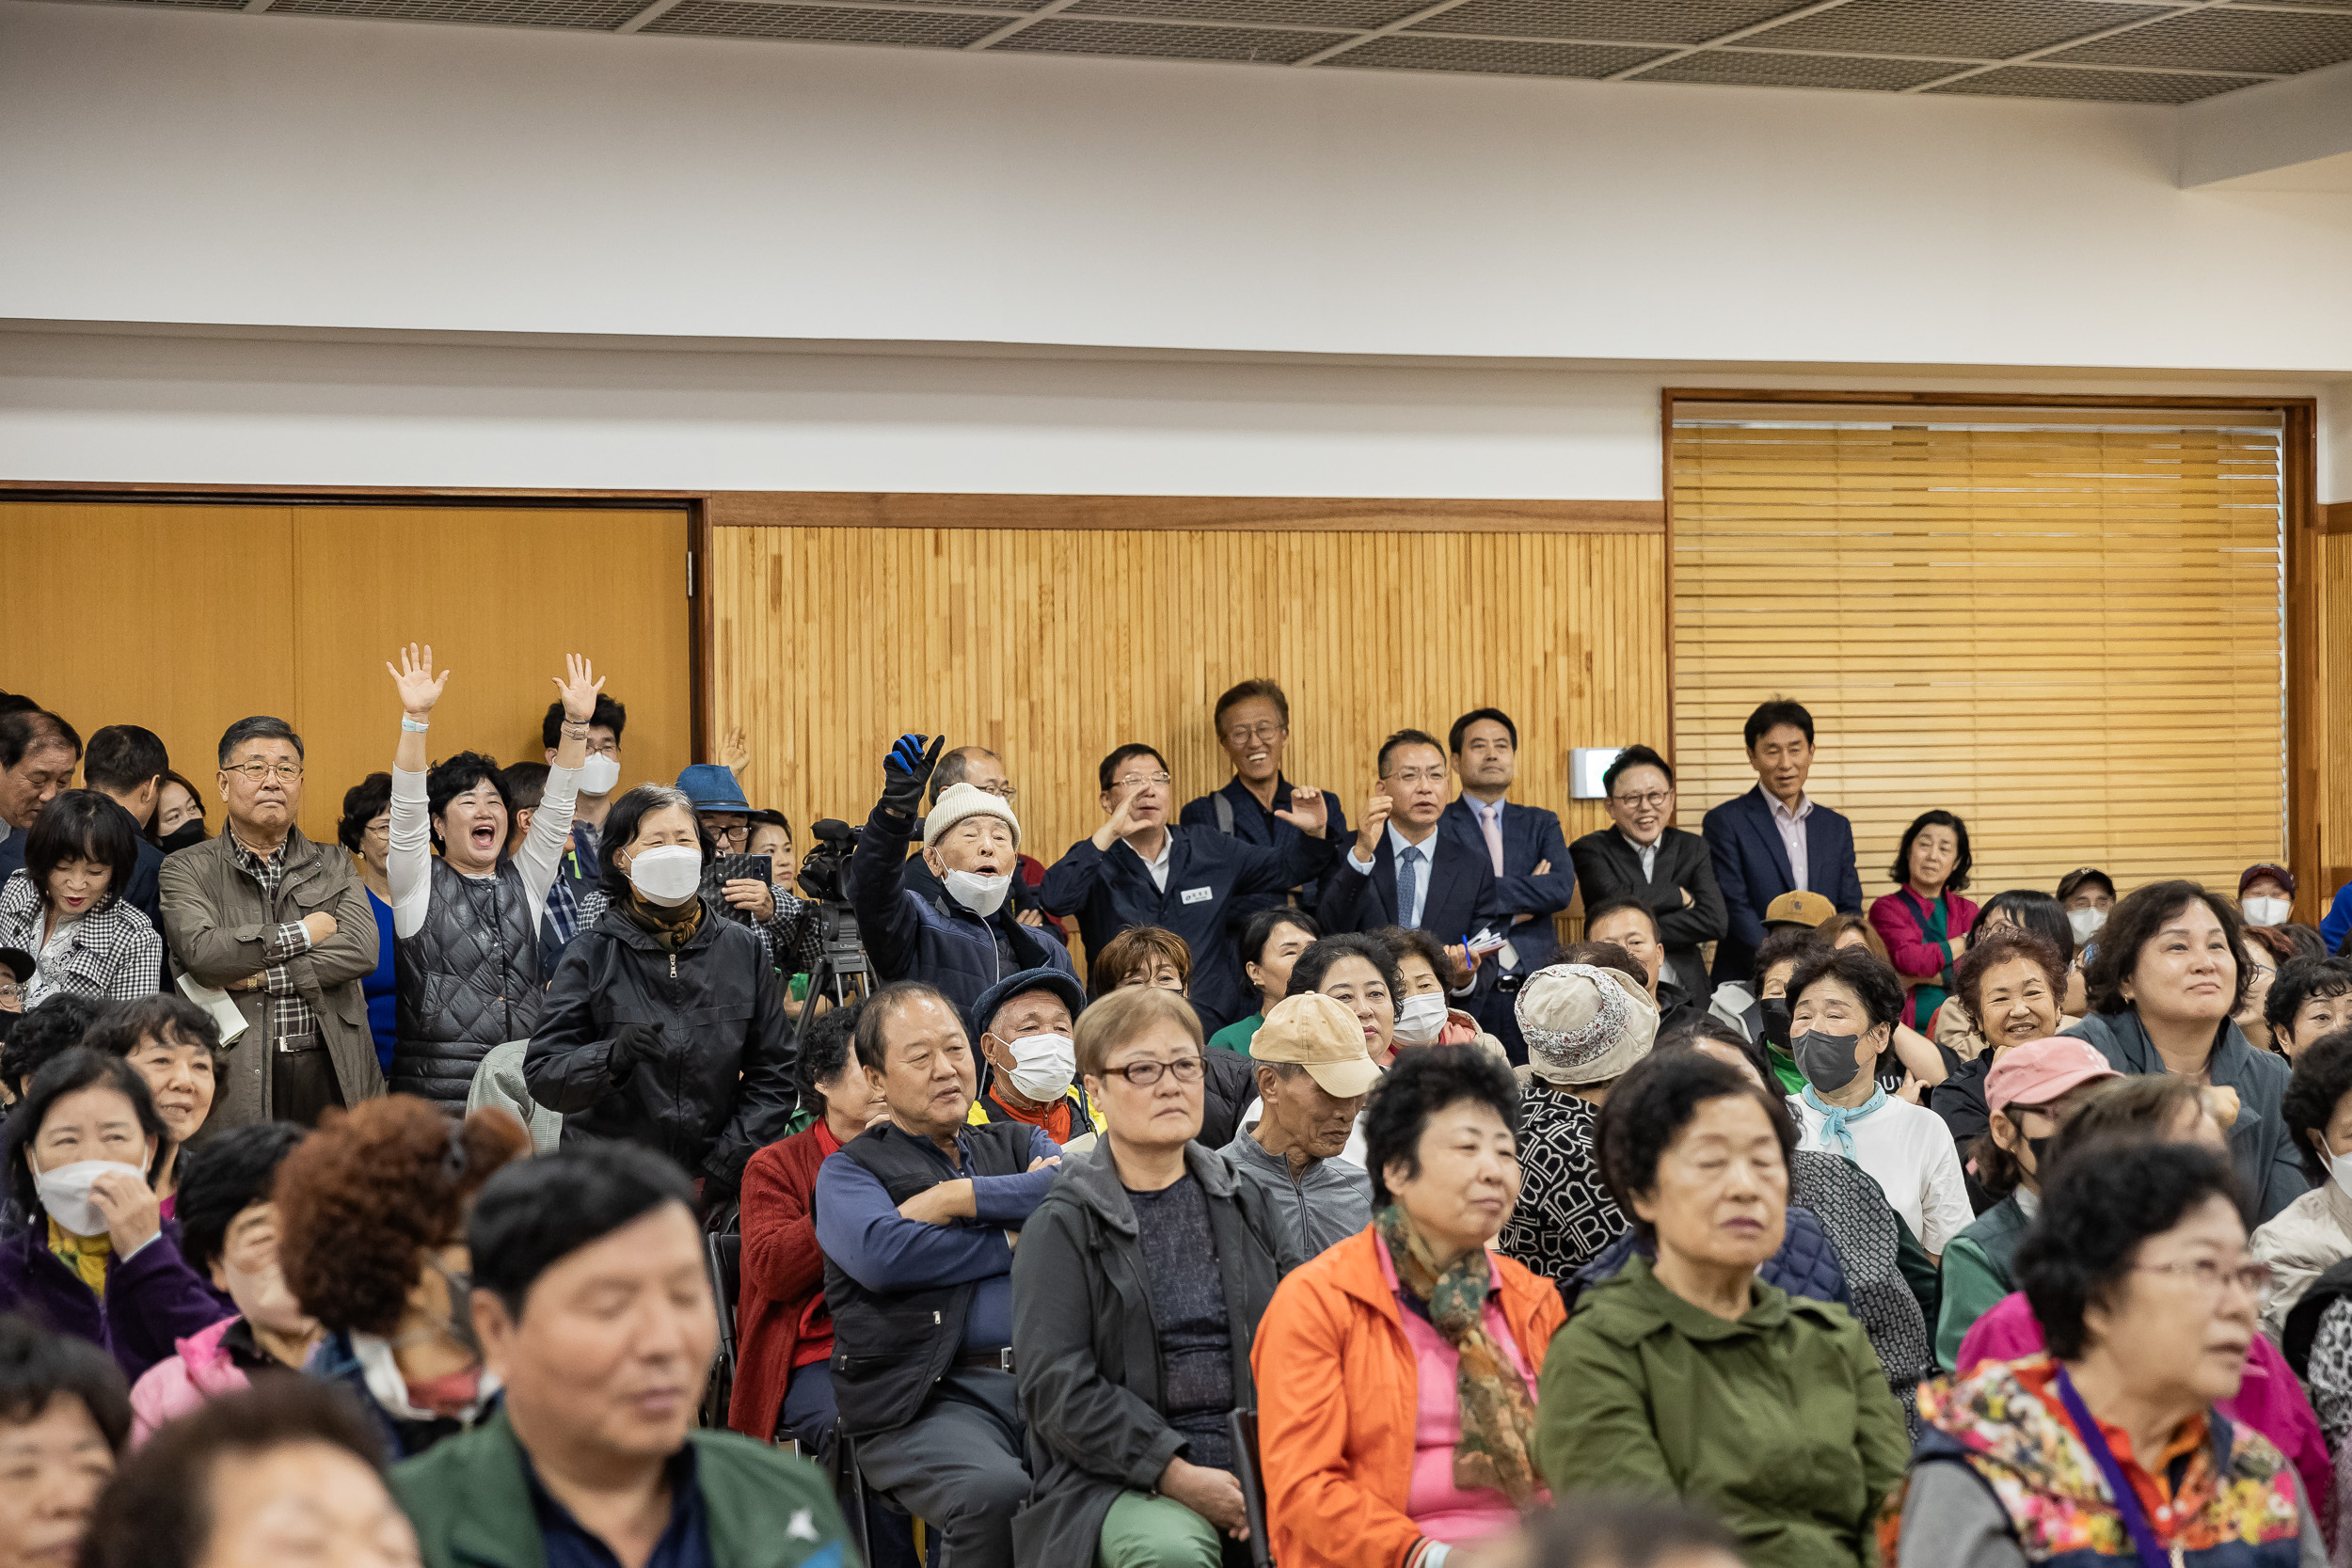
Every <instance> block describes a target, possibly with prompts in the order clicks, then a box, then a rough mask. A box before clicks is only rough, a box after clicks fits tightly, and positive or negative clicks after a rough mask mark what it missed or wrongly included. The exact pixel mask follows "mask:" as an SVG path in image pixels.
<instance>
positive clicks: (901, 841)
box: [844, 735, 1078, 1009]
mask: <svg viewBox="0 0 2352 1568" xmlns="http://www.w3.org/2000/svg"><path fill="white" fill-rule="evenodd" d="M945 747H946V736H920V735H902V736H899V737H898V742H897V744H895V745H894V746H892V747H891V749H890V754H889V755H888V756H887V757H885V758H884V759H883V760H882V797H881V799H880V800H877V801H876V802H875V804H874V810H873V813H872V815H871V816H867V817H866V826H865V828H864V829H863V830H861V831H860V832H859V833H858V837H857V853H856V854H854V855H852V856H851V857H850V864H849V869H848V871H847V872H846V874H845V877H844V880H845V882H846V884H847V886H846V887H845V889H844V891H845V892H846V893H847V894H848V895H849V899H850V908H851V909H853V910H855V911H857V924H858V934H859V936H861V937H862V938H864V939H865V942H866V957H867V958H870V959H872V960H873V964H874V968H875V970H876V972H877V973H878V974H880V975H881V976H882V979H884V980H920V981H923V982H924V983H925V984H926V985H931V986H936V987H938V988H939V992H940V994H941V995H943V996H945V997H946V998H947V1000H948V1001H949V1002H951V1003H953V1004H954V1005H955V1006H957V1007H959V1008H966V1009H968V1008H969V1007H970V1006H972V1005H973V1003H975V1002H977V1001H978V1000H979V996H980V993H981V992H982V991H984V990H988V989H989V988H990V987H991V986H993V985H994V984H996V982H997V981H999V980H1002V979H1005V978H1006V977H1008V976H1009V975H1013V974H1020V973H1021V972H1022V971H1024V970H1029V969H1057V970H1059V971H1061V972H1062V973H1063V974H1068V975H1070V976H1072V977H1073V978H1075V977H1076V976H1077V974H1078V970H1077V966H1076V965H1074V964H1073V963H1072V962H1071V961H1070V952H1069V949H1067V948H1065V947H1064V946H1063V945H1062V944H1061V943H1060V942H1058V941H1057V940H1055V937H1054V935H1053V933H1052V932H1051V931H1049V930H1046V929H1043V928H1041V927H1035V926H1025V925H1023V924H1022V923H1021V921H1020V920H1019V919H1018V918H1017V917H1016V916H1015V913H1014V911H1013V910H1012V908H1011V906H1010V905H1009V903H1008V902H1007V899H1008V897H1009V895H1010V894H1011V891H1012V879H1013V878H1014V876H1016V875H1017V874H1018V873H1019V870H1020V855H1021V819H1020V818H1019V817H1018V816H1014V815H1013V810H1012V802H1011V801H1009V800H1006V799H1005V798H1004V797H1002V796H999V795H992V794H990V793H989V792H988V791H987V790H984V789H982V788H980V787H979V786H978V785H977V784H949V785H948V786H947V787H946V789H943V790H941V791H940V792H939V799H938V800H933V801H932V802H931V803H930V812H929V814H928V815H926V816H923V820H922V835H923V839H922V842H923V864H924V866H925V867H926V868H927V869H928V870H929V871H930V874H931V876H933V877H934V878H936V879H938V886H937V887H936V888H935V889H933V890H931V891H930V892H928V893H922V892H917V891H916V890H915V889H914V887H911V886H909V885H908V882H907V875H906V866H907V842H908V840H909V839H910V838H911V837H913V836H914V832H915V816H916V814H917V813H918V812H920V811H922V808H923V796H924V791H925V789H926V787H927V786H928V785H929V784H930V779H931V774H932V772H933V771H935V770H936V769H937V768H938V766H939V758H940V754H941V752H942V751H943V750H944V749H945Z"/></svg>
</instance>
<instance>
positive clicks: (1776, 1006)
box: [1756, 996, 1788, 1051]
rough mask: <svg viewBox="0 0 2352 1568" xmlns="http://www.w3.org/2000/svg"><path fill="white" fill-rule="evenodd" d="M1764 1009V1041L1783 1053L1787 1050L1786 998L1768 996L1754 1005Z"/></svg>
mask: <svg viewBox="0 0 2352 1568" xmlns="http://www.w3.org/2000/svg"><path fill="white" fill-rule="evenodd" d="M1756 1006H1759V1007H1761V1008H1763V1009H1764V1041H1765V1043H1766V1044H1768V1045H1776V1046H1778V1047H1780V1048H1781V1049H1782V1050H1783V1051H1786V1050H1788V998H1787V997H1785V996H1768V997H1766V998H1765V999H1764V1000H1763V1001H1761V1002H1759V1003H1757V1004H1756Z"/></svg>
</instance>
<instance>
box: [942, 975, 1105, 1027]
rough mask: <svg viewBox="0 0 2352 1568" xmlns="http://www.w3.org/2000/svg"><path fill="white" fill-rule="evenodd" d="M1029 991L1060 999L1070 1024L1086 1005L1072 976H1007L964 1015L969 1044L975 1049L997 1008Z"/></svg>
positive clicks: (984, 992) (1081, 987) (982, 994)
mask: <svg viewBox="0 0 2352 1568" xmlns="http://www.w3.org/2000/svg"><path fill="white" fill-rule="evenodd" d="M1032 990H1050V991H1052V992H1053V993H1054V994H1055V995H1056V996H1058V997H1060V998H1061V999H1062V1005H1063V1006H1066V1007H1068V1008H1069V1009H1070V1016H1071V1018H1072V1019H1073V1020H1075V1019H1076V1018H1077V1016H1078V1014H1079V1013H1080V1012H1081V1011H1083V1010H1084V1009H1085V1007H1086V1005H1087V993H1086V988H1085V987H1084V986H1081V985H1080V984H1078V977H1077V976H1076V975H1074V974H1063V973H1062V972H1061V971H1060V970H1058V969H1025V970H1023V971H1022V972H1021V973H1020V974H1008V975H1006V976H1005V977H1004V978H1003V979H1001V980H999V981H997V982H996V983H995V984H994V985H993V986H991V987H989V988H988V990H984V991H982V992H980V995H979V1000H977V1002H974V1003H973V1004H972V1008H971V1011H969V1012H967V1013H966V1014H964V1022H965V1023H966V1024H967V1025H968V1026H969V1027H970V1029H971V1031H972V1042H973V1044H974V1045H976V1046H977V1044H978V1043H979V1039H980V1037H981V1036H982V1035H985V1034H986V1033H988V1025H989V1021H990V1020H992V1019H993V1018H994V1017H995V1016H996V1009H997V1008H999V1007H1002V1006H1004V1005H1005V1004H1006V1003H1007V1002H1009V1001H1011V1000H1012V999H1013V998H1014V997H1016V996H1019V995H1020V994H1022V993H1023V992H1024V991H1032Z"/></svg>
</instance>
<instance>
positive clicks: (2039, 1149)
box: [2026, 1132, 2058, 1178]
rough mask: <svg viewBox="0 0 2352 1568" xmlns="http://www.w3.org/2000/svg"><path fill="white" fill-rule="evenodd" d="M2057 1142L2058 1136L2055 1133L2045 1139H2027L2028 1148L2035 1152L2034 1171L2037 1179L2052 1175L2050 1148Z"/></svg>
mask: <svg viewBox="0 0 2352 1568" xmlns="http://www.w3.org/2000/svg"><path fill="white" fill-rule="evenodd" d="M2057 1142H2058V1134H2057V1133H2055V1132H2053V1133H2051V1134H2050V1135H2049V1136H2048V1137H2045V1138H2027V1139H2026V1148H2029V1149H2031V1150H2033V1169H2034V1175H2035V1176H2036V1177H2037V1178H2039V1177H2043V1176H2047V1175H2048V1174H2049V1173H2050V1146H2051V1145H2052V1144H2055V1143H2057Z"/></svg>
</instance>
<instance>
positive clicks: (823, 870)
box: [801, 816, 857, 904]
mask: <svg viewBox="0 0 2352 1568" xmlns="http://www.w3.org/2000/svg"><path fill="white" fill-rule="evenodd" d="M808 831H809V832H810V833H812V834H813V835H815V837H816V839H817V845H816V847H814V848H812V849H811V850H809V852H808V853H807V854H806V855H805V856H803V858H802V860H801V889H802V891H803V892H804V893H806V894H807V895H809V896H810V897H812V898H815V899H816V900H818V902H819V903H824V904H846V903H848V902H849V896H850V895H849V894H848V893H847V892H846V891H845V890H844V887H843V883H842V876H843V874H844V873H846V872H847V871H848V870H849V867H850V856H851V855H854V854H856V853H857V830H856V829H855V828H852V827H850V825H849V824H848V823H847V822H844V821H842V820H841V819H840V818H839V817H837V816H828V817H826V818H825V819H824V820H823V821H821V822H818V823H815V824H813V825H812V826H811V827H810V828H809V830H808Z"/></svg>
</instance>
